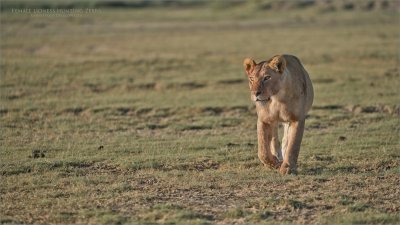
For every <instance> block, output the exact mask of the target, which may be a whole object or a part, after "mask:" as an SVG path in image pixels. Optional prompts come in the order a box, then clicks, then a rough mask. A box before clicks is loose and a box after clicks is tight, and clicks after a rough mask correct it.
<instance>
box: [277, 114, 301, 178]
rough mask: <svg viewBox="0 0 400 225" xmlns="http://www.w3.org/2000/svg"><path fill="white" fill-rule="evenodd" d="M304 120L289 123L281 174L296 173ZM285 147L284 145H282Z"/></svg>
mask: <svg viewBox="0 0 400 225" xmlns="http://www.w3.org/2000/svg"><path fill="white" fill-rule="evenodd" d="M304 122H305V120H304V119H302V120H299V121H296V122H291V123H290V125H289V129H288V130H287V137H286V138H287V140H285V142H286V143H287V146H286V152H285V153H284V159H283V162H282V165H281V167H280V169H279V172H280V173H282V174H291V173H296V169H297V158H298V157H299V152H300V144H301V139H302V138H303V133H304ZM284 145H286V144H284Z"/></svg>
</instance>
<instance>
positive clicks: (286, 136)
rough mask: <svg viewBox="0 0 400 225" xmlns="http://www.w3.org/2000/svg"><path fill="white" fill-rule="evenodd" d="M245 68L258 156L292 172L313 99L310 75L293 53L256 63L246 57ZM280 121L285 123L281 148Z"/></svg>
mask: <svg viewBox="0 0 400 225" xmlns="http://www.w3.org/2000/svg"><path fill="white" fill-rule="evenodd" d="M244 68H245V72H246V74H247V76H248V78H249V86H250V92H251V99H252V100H253V101H254V102H255V104H256V109H257V115H258V120H257V136H258V157H259V159H260V160H261V162H262V163H263V164H264V165H268V166H270V167H272V168H277V169H278V168H279V172H280V173H282V174H290V173H295V172H296V170H297V158H298V156H299V152H300V144H301V140H302V137H303V132H304V122H305V117H306V114H307V112H308V111H309V110H310V108H311V105H312V103H313V99H314V90H313V86H312V83H311V80H310V77H309V75H308V73H307V71H306V70H305V69H304V67H303V65H302V64H301V62H300V60H299V59H298V58H297V57H295V56H292V55H277V56H274V57H272V58H271V59H269V60H267V61H263V62H260V63H258V64H257V63H256V62H255V61H254V60H252V59H245V60H244ZM279 122H281V123H283V125H284V132H283V139H282V147H281V144H280V142H279V140H278V124H279Z"/></svg>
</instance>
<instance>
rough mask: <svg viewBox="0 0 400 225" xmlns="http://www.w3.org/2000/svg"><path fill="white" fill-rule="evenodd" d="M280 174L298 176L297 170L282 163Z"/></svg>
mask: <svg viewBox="0 0 400 225" xmlns="http://www.w3.org/2000/svg"><path fill="white" fill-rule="evenodd" d="M279 173H280V174H297V170H296V168H295V167H293V166H290V165H289V164H288V163H285V162H284V163H282V165H281V167H280V168H279Z"/></svg>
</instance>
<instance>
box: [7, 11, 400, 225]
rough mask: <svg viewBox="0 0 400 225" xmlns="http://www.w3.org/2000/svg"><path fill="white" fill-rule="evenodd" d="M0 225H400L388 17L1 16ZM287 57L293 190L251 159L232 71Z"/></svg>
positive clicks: (248, 129) (398, 141) (237, 73)
mask: <svg viewBox="0 0 400 225" xmlns="http://www.w3.org/2000/svg"><path fill="white" fill-rule="evenodd" d="M1 24H2V27H1V70H0V72H1V80H0V81H1V83H0V88H1V89H0V91H1V109H0V125H1V133H0V176H1V179H0V220H1V222H2V223H62V224H69V223H84V224H117V223H140V224H146V223H172V224H173V223H178V224H180V223H183V224H187V223H196V224H207V223H211V224H232V223H237V224H242V223H251V224H252V223H261V224H276V223H300V224H303V223H307V224H309V223H318V224H337V223H345V224H349V223H354V224H363V223H372V224H383V223H389V224H398V223H400V218H399V211H400V204H399V202H400V191H399V188H398V187H399V186H400V175H399V172H400V171H399V170H400V163H399V159H400V151H399V150H400V135H399V133H400V130H399V129H400V128H399V127H400V122H399V118H400V117H399V113H400V112H399V111H400V108H399V107H400V105H399V103H400V97H399V86H400V75H399V73H400V71H399V46H400V43H399V42H400V39H399V30H398V28H399V14H398V13H394V12H390V11H368V12H362V11H340V12H325V13H322V12H318V11H316V10H314V9H304V10H288V11H275V12H273V11H257V10H253V9H251V8H249V9H245V10H244V9H240V8H229V9H225V10H223V9H207V8H199V9H196V8H187V9H174V8H169V9H160V8H159V9H141V10H134V9H130V10H122V9H121V10H107V9H101V11H98V12H95V13H86V14H82V15H79V16H51V15H41V16H40V15H36V16H31V15H29V14H26V13H19V14H18V13H12V12H9V11H4V12H2V14H1ZM280 53H291V54H295V55H297V56H298V57H299V58H300V59H301V60H302V61H303V63H304V65H305V67H306V69H307V70H308V71H309V73H310V75H311V79H312V81H313V83H314V89H315V101H314V107H313V109H312V111H311V112H310V114H309V118H308V119H307V122H306V131H305V135H304V138H303V143H302V150H301V152H300V158H299V174H298V175H297V176H281V175H279V174H277V173H276V171H273V170H270V169H268V168H265V167H262V166H261V164H260V163H259V161H258V159H257V145H256V113H255V110H254V106H253V105H252V103H251V102H250V97H249V91H248V85H247V82H246V77H245V75H244V72H243V68H242V60H243V59H244V58H245V57H253V58H254V59H255V60H256V61H257V62H258V61H261V60H265V59H268V58H269V57H271V56H273V55H275V54H280Z"/></svg>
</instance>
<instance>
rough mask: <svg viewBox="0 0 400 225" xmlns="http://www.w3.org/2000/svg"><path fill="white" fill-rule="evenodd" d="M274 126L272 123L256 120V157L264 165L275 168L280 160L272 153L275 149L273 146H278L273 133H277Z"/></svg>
mask: <svg viewBox="0 0 400 225" xmlns="http://www.w3.org/2000/svg"><path fill="white" fill-rule="evenodd" d="M274 128H276V127H275V126H274V125H271V124H267V123H263V122H262V121H258V122H257V136H258V158H259V159H260V160H261V162H262V163H263V164H264V165H265V166H270V167H272V168H275V169H277V168H279V166H280V162H279V160H278V158H277V157H276V156H275V155H274V154H273V151H275V150H277V149H275V148H276V147H278V148H279V146H276V145H277V144H276V141H277V137H275V133H276V134H277V131H275V130H274ZM273 140H275V141H273ZM278 143H279V142H278ZM274 153H275V152H274Z"/></svg>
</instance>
